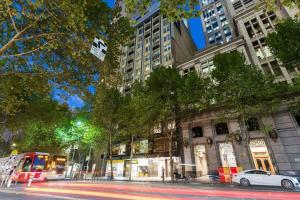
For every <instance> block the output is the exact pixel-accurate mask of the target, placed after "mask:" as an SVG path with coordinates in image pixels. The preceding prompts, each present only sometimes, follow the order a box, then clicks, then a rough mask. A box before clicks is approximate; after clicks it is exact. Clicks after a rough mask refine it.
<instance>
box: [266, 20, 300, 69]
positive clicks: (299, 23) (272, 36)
mask: <svg viewBox="0 0 300 200" xmlns="http://www.w3.org/2000/svg"><path fill="white" fill-rule="evenodd" d="M299 39H300V20H299V19H297V18H295V19H292V18H287V19H284V20H281V21H279V23H277V24H276V31H275V32H273V33H269V34H268V36H267V38H266V41H267V44H268V46H269V47H270V49H271V52H272V53H273V54H274V55H275V56H276V57H277V58H278V59H279V60H280V61H281V62H283V64H284V65H285V66H287V67H289V68H294V67H297V66H299V65H300V42H299ZM287 47H288V48H287Z"/></svg>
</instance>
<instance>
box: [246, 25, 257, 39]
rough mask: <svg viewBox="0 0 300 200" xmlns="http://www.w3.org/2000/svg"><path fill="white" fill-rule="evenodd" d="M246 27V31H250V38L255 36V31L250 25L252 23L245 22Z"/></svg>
mask: <svg viewBox="0 0 300 200" xmlns="http://www.w3.org/2000/svg"><path fill="white" fill-rule="evenodd" d="M245 27H246V31H247V33H248V36H249V37H250V38H253V37H255V35H254V32H253V30H252V27H251V26H250V23H249V22H247V23H245Z"/></svg>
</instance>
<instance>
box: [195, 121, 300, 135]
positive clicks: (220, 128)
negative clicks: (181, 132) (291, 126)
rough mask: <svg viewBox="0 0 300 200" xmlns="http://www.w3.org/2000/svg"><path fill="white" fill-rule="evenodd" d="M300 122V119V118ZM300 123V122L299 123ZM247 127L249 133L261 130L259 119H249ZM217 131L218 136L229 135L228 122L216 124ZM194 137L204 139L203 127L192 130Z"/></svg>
mask: <svg viewBox="0 0 300 200" xmlns="http://www.w3.org/2000/svg"><path fill="white" fill-rule="evenodd" d="M299 120H300V117H299ZM299 122H300V121H299ZM246 126H247V129H248V131H256V130H259V129H260V126H259V122H258V119H257V118H249V119H247V121H246ZM215 131H216V134H217V135H223V134H228V133H229V130H228V126H227V123H226V122H219V123H217V124H215ZM192 137H193V138H195V137H203V129H202V127H201V126H197V127H194V128H192Z"/></svg>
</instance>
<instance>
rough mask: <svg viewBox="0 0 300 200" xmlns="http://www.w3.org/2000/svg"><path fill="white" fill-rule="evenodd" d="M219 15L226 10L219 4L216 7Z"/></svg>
mask: <svg viewBox="0 0 300 200" xmlns="http://www.w3.org/2000/svg"><path fill="white" fill-rule="evenodd" d="M216 7H217V11H218V13H223V12H224V9H223V6H222V4H221V3H217V5H216Z"/></svg>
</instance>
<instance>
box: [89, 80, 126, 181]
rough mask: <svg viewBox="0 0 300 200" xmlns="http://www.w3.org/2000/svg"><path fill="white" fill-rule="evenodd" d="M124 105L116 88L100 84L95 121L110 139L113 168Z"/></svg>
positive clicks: (109, 149) (95, 104)
mask: <svg viewBox="0 0 300 200" xmlns="http://www.w3.org/2000/svg"><path fill="white" fill-rule="evenodd" d="M121 105H122V96H121V93H120V92H119V90H118V89H117V88H115V87H112V86H108V85H106V84H104V83H103V84H100V85H99V86H98V88H97V92H96V96H95V102H94V107H93V121H94V124H95V125H97V126H98V127H101V128H102V130H103V133H104V134H105V135H106V136H107V138H108V147H109V148H108V151H109V152H108V155H109V158H110V166H112V144H113V139H114V138H115V137H116V134H117V133H118V130H119V126H120V119H119V111H120V108H121ZM110 173H111V178H113V169H112V167H111V172H110Z"/></svg>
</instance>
